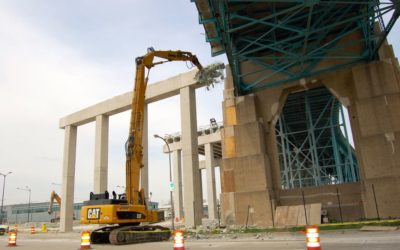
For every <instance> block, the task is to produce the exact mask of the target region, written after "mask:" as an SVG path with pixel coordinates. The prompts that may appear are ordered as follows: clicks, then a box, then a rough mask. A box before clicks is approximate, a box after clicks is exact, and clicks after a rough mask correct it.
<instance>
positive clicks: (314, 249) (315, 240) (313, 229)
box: [306, 226, 321, 250]
mask: <svg viewBox="0 0 400 250" xmlns="http://www.w3.org/2000/svg"><path fill="white" fill-rule="evenodd" d="M306 237H307V250H321V243H320V239H319V228H318V227H317V226H309V227H306Z"/></svg>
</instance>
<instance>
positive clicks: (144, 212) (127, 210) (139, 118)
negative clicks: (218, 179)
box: [80, 48, 202, 245]
mask: <svg viewBox="0 0 400 250" xmlns="http://www.w3.org/2000/svg"><path fill="white" fill-rule="evenodd" d="M155 58H158V59H161V60H160V61H154V59H155ZM169 61H188V62H191V63H192V64H194V65H195V66H196V67H197V68H198V69H199V70H202V66H201V64H200V63H199V61H198V59H197V57H196V56H195V55H193V54H192V53H190V52H186V51H180V50H177V51H156V50H154V49H153V48H149V49H148V50H147V54H145V55H144V56H141V57H137V58H136V77H135V86H134V91H133V98H132V111H131V119H130V128H129V136H128V140H127V141H126V143H125V152H126V196H125V197H118V198H117V195H116V193H115V192H112V197H110V194H109V193H108V192H107V191H105V193H102V194H94V193H90V200H88V201H85V202H84V204H83V206H82V208H81V219H80V222H81V224H107V225H108V226H105V227H102V228H99V229H97V230H94V231H93V232H92V234H91V242H92V243H93V244H96V243H111V244H114V245H121V244H132V243H140V242H151V241H162V240H167V239H169V237H170V236H171V231H170V230H169V229H168V228H165V227H161V226H156V225H151V224H152V223H157V222H160V221H162V220H164V215H163V212H160V211H156V210H151V209H149V208H148V206H147V204H146V199H145V192H144V190H143V189H140V190H139V188H140V187H139V179H140V171H141V168H142V167H143V164H142V157H143V155H142V151H143V146H142V137H143V117H144V104H145V91H146V86H147V82H148V74H149V72H150V69H151V68H152V67H154V66H155V65H159V64H162V63H165V62H169ZM146 69H147V75H146ZM140 223H146V224H147V225H140Z"/></svg>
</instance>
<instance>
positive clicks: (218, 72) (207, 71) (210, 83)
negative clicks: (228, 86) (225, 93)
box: [194, 62, 225, 90]
mask: <svg viewBox="0 0 400 250" xmlns="http://www.w3.org/2000/svg"><path fill="white" fill-rule="evenodd" d="M224 69H225V64H224V63H222V62H217V63H213V64H210V65H208V66H206V67H204V68H203V69H202V70H200V71H198V72H197V73H196V76H195V77H194V79H195V80H196V81H197V82H198V83H200V84H204V85H206V88H207V90H209V89H210V87H213V88H214V85H215V84H217V83H221V81H222V80H224V78H225V76H224Z"/></svg>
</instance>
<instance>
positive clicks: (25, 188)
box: [17, 186, 32, 223]
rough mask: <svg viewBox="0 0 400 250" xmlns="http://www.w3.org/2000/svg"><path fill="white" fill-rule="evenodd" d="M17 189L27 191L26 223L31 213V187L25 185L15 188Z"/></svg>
mask: <svg viewBox="0 0 400 250" xmlns="http://www.w3.org/2000/svg"><path fill="white" fill-rule="evenodd" d="M17 189H18V190H24V191H28V192H29V200H28V221H27V223H29V218H30V213H31V191H32V189H30V187H28V186H25V187H24V188H17Z"/></svg>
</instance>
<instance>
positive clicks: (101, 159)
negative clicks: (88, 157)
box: [93, 115, 109, 194]
mask: <svg viewBox="0 0 400 250" xmlns="http://www.w3.org/2000/svg"><path fill="white" fill-rule="evenodd" d="M108 120H109V119H108V116H106V115H98V116H97V117H96V135H95V136H96V137H95V144H94V148H95V150H94V187H93V191H94V193H96V194H98V193H103V192H104V191H106V190H107V183H108V181H107V180H108V176H107V174H108Z"/></svg>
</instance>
